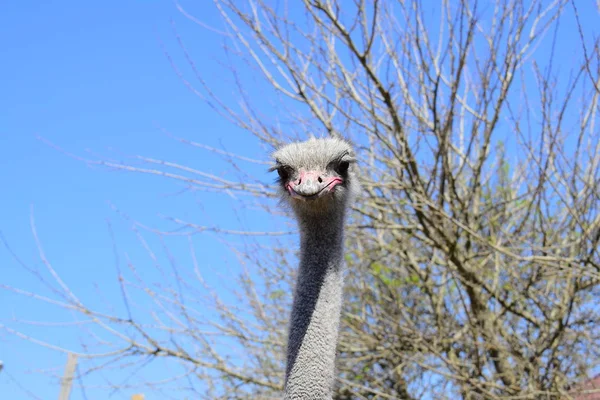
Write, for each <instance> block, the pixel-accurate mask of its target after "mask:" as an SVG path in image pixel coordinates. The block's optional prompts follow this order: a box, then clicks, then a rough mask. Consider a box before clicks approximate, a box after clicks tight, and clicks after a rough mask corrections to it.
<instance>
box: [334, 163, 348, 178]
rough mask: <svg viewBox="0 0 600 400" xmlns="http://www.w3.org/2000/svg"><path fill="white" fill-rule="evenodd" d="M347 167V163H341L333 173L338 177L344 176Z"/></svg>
mask: <svg viewBox="0 0 600 400" xmlns="http://www.w3.org/2000/svg"><path fill="white" fill-rule="evenodd" d="M349 167H350V163H349V162H348V161H341V162H340V163H339V164H338V165H337V167H336V168H335V172H337V173H338V174H340V175H345V174H346V173H347V172H348V168H349Z"/></svg>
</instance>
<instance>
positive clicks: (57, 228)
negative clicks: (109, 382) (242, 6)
mask: <svg viewBox="0 0 600 400" xmlns="http://www.w3.org/2000/svg"><path fill="white" fill-rule="evenodd" d="M196 8H197V7H196ZM0 9H1V11H0V59H1V60H2V62H1V63H0V82H1V83H0V87H1V88H2V89H1V90H0V109H1V110H2V112H1V113H0V184H1V186H2V188H3V196H2V207H1V208H0V231H1V232H2V235H3V236H4V237H5V238H6V240H7V241H8V243H9V244H10V246H11V248H12V249H13V250H14V251H15V253H16V254H18V256H19V257H21V258H22V260H23V261H24V262H25V263H27V264H29V265H35V266H38V267H39V266H40V263H39V257H38V256H37V254H36V252H37V250H36V245H35V240H34V237H33V235H32V231H31V227H30V214H31V210H32V209H33V215H34V217H35V223H36V227H37V230H38V234H39V239H40V241H41V242H42V244H43V247H44V249H45V251H46V253H47V256H48V259H49V260H50V261H51V262H52V263H53V265H54V267H55V268H56V270H57V271H58V272H59V273H60V274H61V276H62V277H63V278H64V279H65V280H66V281H67V284H68V285H69V286H71V287H74V288H77V291H78V295H80V296H82V298H83V299H85V300H87V301H91V302H95V301H97V299H98V298H99V297H98V294H97V293H98V292H97V289H96V288H97V287H99V288H101V291H102V293H103V295H106V297H110V296H118V287H117V286H116V284H115V275H116V272H115V271H116V270H115V257H114V253H113V250H112V246H113V242H112V240H111V235H110V230H109V228H108V222H110V223H111V225H112V230H113V232H114V234H115V237H116V239H115V241H116V242H117V244H118V247H119V250H118V251H119V252H122V253H124V252H127V254H129V255H130V256H131V257H132V258H133V259H135V258H136V257H140V258H143V255H144V254H143V251H142V250H141V249H140V245H139V243H138V242H137V241H136V239H135V235H133V234H132V232H131V230H130V229H129V225H128V224H127V223H126V222H124V221H123V219H122V218H119V217H118V215H117V214H116V213H115V212H114V210H113V209H112V208H111V205H114V206H115V207H117V208H118V209H119V210H122V211H123V212H124V213H127V214H128V215H130V216H131V217H132V218H135V219H136V220H140V221H143V222H144V223H147V224H149V225H152V226H159V227H160V226H163V227H164V226H167V224H166V223H165V221H164V220H163V219H162V218H161V217H160V216H159V215H160V214H163V215H169V216H173V217H180V218H188V217H189V219H190V220H192V219H193V220H195V221H196V222H198V221H201V222H202V223H206V224H209V225H210V224H216V223H221V224H222V226H224V227H227V226H228V224H230V226H232V227H233V225H234V224H237V222H236V218H237V217H238V215H235V214H234V213H232V211H231V210H232V205H234V204H235V203H234V202H233V200H229V199H227V198H223V196H216V195H208V196H207V195H203V196H202V197H201V199H200V197H199V196H196V195H194V194H191V195H189V194H188V193H184V194H185V195H184V194H181V193H178V192H180V191H181V190H182V185H181V184H178V183H174V182H172V181H168V180H165V179H160V178H156V177H148V176H142V175H139V174H130V173H119V172H108V171H106V170H102V169H98V168H89V167H87V166H86V165H85V164H84V163H83V162H81V161H78V160H75V159H73V158H70V157H68V156H67V155H65V154H63V153H61V152H59V151H57V150H55V149H53V148H51V147H50V146H48V145H47V144H45V143H44V142H42V141H40V140H39V139H37V136H41V137H43V138H45V139H47V140H49V141H51V142H53V143H54V144H56V145H57V146H60V147H61V148H63V149H64V150H65V151H67V152H72V153H75V154H77V155H81V156H90V157H92V158H94V155H100V156H99V158H116V159H123V158H125V157H126V156H130V155H136V154H143V155H146V156H149V157H155V158H162V159H169V160H174V161H177V162H180V163H182V164H185V165H189V166H193V167H195V168H198V169H201V170H204V171H207V172H211V173H215V174H216V175H220V174H223V173H224V171H225V169H226V164H225V163H224V162H223V161H221V160H220V159H218V158H215V157H214V156H213V155H211V153H209V152H202V151H199V150H197V149H195V150H193V149H191V148H189V147H188V146H185V145H182V144H180V143H177V142H175V141H173V140H172V139H170V138H168V137H167V136H166V135H164V134H163V133H162V131H161V128H164V129H167V130H169V131H170V132H172V133H173V134H174V135H176V136H181V137H186V138H189V139H194V140H196V141H199V142H202V143H205V144H208V145H212V146H215V147H218V148H224V149H227V150H229V151H237V152H241V153H243V154H244V155H247V156H249V157H254V158H264V157H265V151H264V149H262V148H260V147H258V146H257V145H256V142H255V141H254V140H252V138H250V137H249V135H245V134H243V133H242V132H240V131H239V130H236V128H235V127H233V126H232V125H231V124H230V123H228V122H226V121H224V120H223V119H222V118H221V117H219V116H218V115H216V114H215V113H214V112H213V111H211V110H210V108H209V107H207V106H206V105H205V104H204V103H203V102H202V101H201V100H200V99H199V98H198V97H196V96H195V95H194V94H193V93H191V92H190V91H189V90H188V89H187V88H186V87H185V86H184V85H183V84H182V83H181V81H180V80H179V78H178V77H177V75H176V74H175V72H174V71H173V69H172V67H171V65H170V64H169V62H168V59H167V57H166V55H165V51H166V52H168V53H169V54H170V55H171V56H172V57H173V58H174V60H175V62H176V63H178V64H180V66H183V67H185V60H184V59H183V55H182V54H181V51H180V49H179V47H178V44H177V42H176V39H175V35H174V30H173V28H174V27H176V29H177V32H178V33H179V34H180V35H181V36H182V37H183V38H184V39H187V42H186V46H187V47H188V48H189V50H190V53H191V54H192V55H193V56H194V57H195V60H196V61H197V62H198V68H199V69H200V71H201V73H202V75H203V76H204V77H205V78H206V79H208V80H210V81H211V83H212V85H213V87H214V88H215V89H216V90H217V91H219V90H221V91H222V93H221V95H222V96H225V97H229V96H231V95H232V94H231V87H230V86H228V82H227V80H226V79H223V77H222V75H223V71H222V69H221V68H220V66H219V64H218V63H217V62H216V61H215V60H216V58H218V57H219V56H220V55H219V51H220V48H221V42H220V41H219V40H218V38H215V37H212V38H211V37H210V35H208V34H207V32H206V31H203V30H202V29H200V28H199V27H198V26H196V25H194V24H193V23H191V22H190V21H189V20H187V19H185V18H184V17H182V15H181V14H180V13H179V12H178V11H177V9H176V8H175V7H174V5H173V3H171V2H169V1H159V0H156V1H155V0H145V1H144V0H118V1H117V0H109V1H103V2H88V1H85V2H83V1H73V0H63V1H45V2H42V1H28V0H23V1H13V2H4V3H3V5H2V6H1V7H0ZM191 11H194V12H195V13H196V15H197V16H200V17H202V19H203V20H204V21H215V23H217V24H218V23H219V22H218V19H217V17H216V14H214V10H213V9H212V7H204V8H202V10H197V9H194V8H193V7H192V9H191ZM95 158H98V157H95ZM260 168H262V167H260ZM258 171H259V173H260V171H261V170H260V169H258ZM265 176H266V172H265ZM194 240H195V242H194V245H195V248H196V251H197V252H198V253H199V254H200V255H201V258H202V265H203V267H204V268H205V271H206V273H207V275H208V279H213V278H214V279H215V281H218V278H219V275H218V272H223V270H224V268H225V267H223V266H222V264H223V263H226V264H227V265H228V266H229V267H231V268H234V264H235V263H234V262H233V260H232V258H231V257H228V256H227V255H226V251H225V250H226V248H225V246H224V245H223V243H221V242H220V241H219V240H218V239H217V238H215V237H213V236H211V235H202V236H200V237H196V238H195V239H194ZM173 246H174V248H173V249H174V252H176V253H177V252H178V251H180V250H181V251H184V249H181V248H179V247H177V246H178V245H177V244H173ZM121 256H122V254H121ZM0 283H3V284H8V285H11V286H16V287H20V288H24V289H28V290H34V291H35V290H39V291H40V292H41V293H44V290H45V289H44V288H43V287H41V285H39V283H38V282H37V281H36V279H35V278H34V277H32V276H31V275H30V274H27V273H26V271H25V270H24V269H23V268H22V267H20V266H19V264H18V263H17V262H16V261H15V260H14V259H13V258H12V257H11V256H10V254H9V253H8V251H6V250H5V249H4V247H0ZM0 304H2V307H0V321H2V322H3V323H4V322H6V321H9V325H10V324H11V323H12V322H11V321H12V319H13V318H17V319H21V320H23V319H24V320H38V321H61V320H63V321H64V320H66V319H68V316H66V315H64V314H61V313H60V312H58V311H57V310H56V309H55V308H51V307H43V306H42V305H41V304H40V303H39V302H35V301H29V300H27V299H24V298H23V297H18V296H14V295H11V294H9V293H7V292H6V291H1V290H0ZM24 329H25V330H26V331H27V332H29V333H31V334H32V335H34V336H36V337H38V338H41V339H45V340H49V341H52V342H54V343H56V344H59V345H61V344H63V345H68V344H70V343H72V341H73V340H77V337H76V334H73V333H71V331H69V332H66V331H62V330H60V329H54V328H48V327H44V326H31V327H25V328H24ZM0 360H2V361H3V362H4V364H5V366H4V371H3V372H2V373H0V393H1V396H0V397H2V398H3V399H28V398H35V397H31V396H30V395H29V394H28V393H27V392H26V390H24V389H23V388H27V390H29V391H30V392H31V393H32V394H33V395H35V396H37V397H39V398H42V399H54V398H58V390H59V387H58V385H57V382H56V380H54V379H52V378H49V377H48V376H47V375H46V374H42V373H39V371H40V370H51V371H55V372H56V374H58V375H60V374H61V372H62V369H63V368H64V363H65V360H66V358H65V356H64V355H61V354H58V353H56V352H52V351H48V350H44V349H42V348H40V347H39V346H35V345H32V344H31V343H28V342H26V341H23V340H20V339H18V338H15V337H14V336H12V335H9V334H7V333H5V332H0ZM148 373H150V374H151V371H150V372H148ZM91 384H92V386H93V385H94V384H99V385H102V384H103V382H101V380H99V381H94V380H92V381H91ZM134 392H135V390H133V391H131V390H130V391H127V390H125V391H123V392H118V393H112V398H128V396H129V395H130V394H131V393H134ZM107 393H108V392H107V391H103V390H99V389H98V390H95V389H93V388H92V389H90V390H88V392H87V398H106V397H107ZM82 398H84V397H83V395H82V393H81V392H80V391H79V390H78V389H77V388H75V389H74V391H73V394H72V400H77V399H82ZM147 398H148V399H152V398H153V397H151V396H148V397H147ZM157 398H158V397H157Z"/></svg>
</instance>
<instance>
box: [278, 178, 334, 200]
mask: <svg viewBox="0 0 600 400" xmlns="http://www.w3.org/2000/svg"><path fill="white" fill-rule="evenodd" d="M342 183H343V181H342V179H341V178H340V177H337V176H332V177H326V178H323V177H322V176H321V174H319V173H317V172H314V171H307V172H305V171H303V172H301V173H300V178H299V179H298V180H296V181H292V182H288V184H287V185H286V189H287V190H288V192H289V194H290V196H292V197H293V198H294V199H298V200H302V201H310V200H316V199H318V198H320V197H323V196H325V195H326V194H328V193H331V192H332V191H333V190H334V188H335V187H336V186H337V185H340V184H342Z"/></svg>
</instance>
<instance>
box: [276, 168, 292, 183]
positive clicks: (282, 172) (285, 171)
mask: <svg viewBox="0 0 600 400" xmlns="http://www.w3.org/2000/svg"><path fill="white" fill-rule="evenodd" d="M277 174H278V175H279V177H280V178H281V179H283V180H286V179H287V178H289V176H290V172H289V168H287V167H279V168H277Z"/></svg>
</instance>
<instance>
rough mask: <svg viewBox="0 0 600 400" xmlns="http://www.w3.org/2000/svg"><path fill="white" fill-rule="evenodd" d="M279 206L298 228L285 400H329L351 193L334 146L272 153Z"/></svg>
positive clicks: (345, 162) (347, 158)
mask: <svg viewBox="0 0 600 400" xmlns="http://www.w3.org/2000/svg"><path fill="white" fill-rule="evenodd" d="M273 157H274V159H275V165H274V166H273V168H272V170H276V171H277V173H278V174H279V187H280V192H281V196H282V200H283V201H282V203H283V204H284V205H288V206H289V208H291V209H292V211H293V213H294V215H295V217H296V220H297V221H298V227H299V228H300V266H299V270H298V278H297V282H296V288H295V291H294V300H293V305H292V313H291V318H290V326H289V337H288V349H287V366H286V371H285V399H289V400H295V399H303V400H306V399H331V397H332V393H333V384H334V380H335V355H336V346H337V339H338V329H339V321H340V313H341V306H342V290H343V276H342V272H343V260H344V255H343V230H344V217H345V214H346V209H347V208H348V205H349V202H350V200H351V198H352V197H353V195H354V193H355V192H356V191H357V188H358V185H357V182H356V179H355V177H354V172H353V168H354V166H353V164H354V156H353V151H352V148H351V147H350V145H349V144H348V143H347V142H345V141H344V140H341V139H336V138H326V139H315V138H312V139H309V140H308V141H305V142H301V143H291V144H288V145H286V146H285V147H282V148H281V149H279V150H277V151H276V152H275V153H274V155H273Z"/></svg>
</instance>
